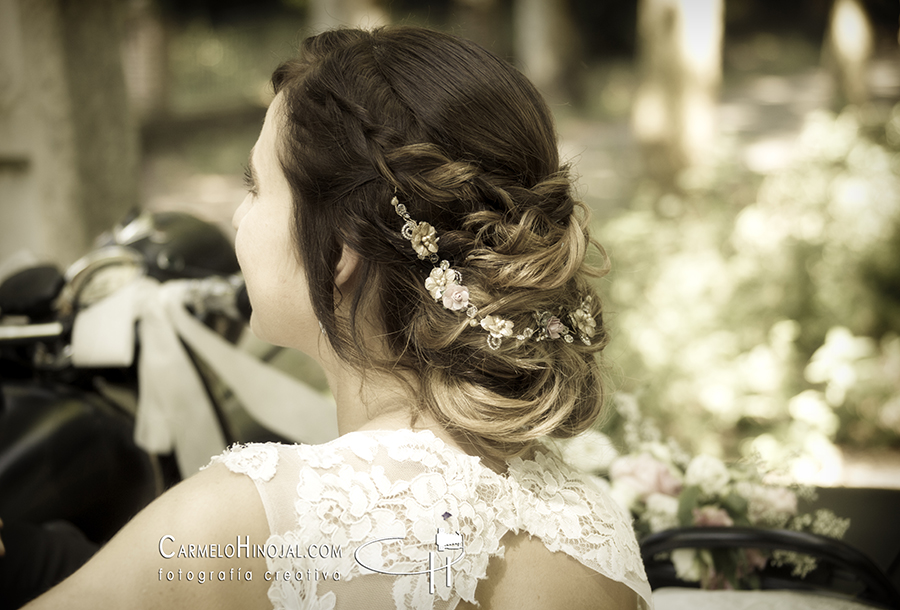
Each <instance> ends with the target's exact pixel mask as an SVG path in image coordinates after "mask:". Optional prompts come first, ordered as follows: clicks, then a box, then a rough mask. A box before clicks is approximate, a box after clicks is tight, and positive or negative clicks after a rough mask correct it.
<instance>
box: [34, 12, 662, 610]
mask: <svg viewBox="0 0 900 610" xmlns="http://www.w3.org/2000/svg"><path fill="white" fill-rule="evenodd" d="M273 84H274V87H275V92H276V95H275V99H274V101H273V102H272V104H271V106H270V108H269V111H268V113H267V115H266V120H265V123H264V125H263V128H262V132H261V134H260V137H259V140H258V141H257V143H256V145H255V146H254V148H253V151H252V153H251V158H250V166H249V168H248V190H249V194H248V195H247V198H246V199H245V200H244V202H243V203H242V204H241V206H240V208H239V209H238V210H237V212H236V213H235V216H234V225H235V227H236V229H237V238H236V242H235V246H236V249H237V253H238V258H239V260H240V263H241V267H242V269H243V272H244V277H245V279H246V282H247V288H248V291H249V294H250V299H251V302H252V304H253V316H252V319H251V328H252V329H253V331H254V332H255V333H256V334H257V335H259V336H260V337H262V338H264V339H266V340H268V341H271V342H273V343H278V344H281V345H288V346H292V347H296V348H298V349H301V350H303V351H304V352H306V353H308V354H310V355H311V356H313V357H314V358H316V359H317V360H318V361H319V362H320V363H321V365H322V366H323V368H324V370H325V371H326V374H327V376H328V379H329V382H330V385H331V387H332V388H333V391H334V396H335V400H336V402H337V409H338V425H339V429H340V432H341V436H340V437H339V438H338V439H337V440H335V441H333V442H331V443H328V444H326V445H320V446H279V445H252V446H249V447H243V448H234V449H233V450H231V451H230V452H226V453H225V454H224V455H222V456H219V457H217V458H214V460H213V464H212V465H211V466H210V467H209V468H207V469H206V470H204V471H203V472H201V473H200V474H198V475H197V476H195V477H192V478H190V479H188V480H187V481H185V482H184V483H182V484H181V485H179V486H177V487H176V488H175V489H173V490H172V491H170V492H168V493H167V494H165V495H164V496H162V497H161V498H160V499H159V500H157V501H156V502H155V503H154V504H152V505H151V506H150V507H149V508H148V509H146V510H145V511H144V512H143V513H141V514H140V515H138V516H137V517H136V518H135V519H134V520H133V521H132V522H131V523H130V524H129V525H128V526H126V528H124V529H123V530H122V532H120V534H119V535H118V536H116V537H115V538H114V539H113V540H112V541H111V542H110V543H109V544H108V545H107V547H105V548H104V549H103V550H102V551H101V552H100V553H98V555H97V556H96V557H95V558H94V559H93V560H92V561H91V562H89V563H88V564H87V565H86V566H85V567H84V568H83V569H82V570H81V571H80V572H78V573H77V574H75V575H74V576H73V577H72V578H70V579H69V580H68V581H66V582H64V583H62V584H61V585H60V586H59V587H57V588H56V589H54V590H53V591H51V592H50V593H49V594H48V595H47V596H45V597H43V598H41V599H40V600H38V601H37V602H36V603H35V606H34V607H35V608H39V607H45V606H46V607H53V606H56V605H60V604H61V600H63V599H65V600H66V601H65V604H66V605H67V606H68V607H72V606H73V604H74V605H76V606H77V605H78V604H79V603H83V604H84V605H85V606H88V605H90V606H91V607H126V606H134V607H151V606H165V607H191V608H199V607H210V608H223V607H227V608H230V607H240V608H255V607H259V608H268V607H271V606H274V607H275V608H332V607H334V608H338V609H342V608H395V607H396V608H416V609H418V608H472V607H475V606H476V605H480V606H481V607H485V608H501V609H502V608H517V609H520V608H555V607H560V608H562V607H565V608H598V607H604V608H605V607H610V608H634V607H644V606H647V605H649V587H648V586H647V583H646V578H645V576H644V573H643V566H642V564H641V561H640V557H639V554H638V550H637V545H636V543H635V539H634V535H633V533H632V530H631V527H630V523H629V521H628V519H627V517H626V516H625V515H624V514H623V513H622V511H620V510H619V509H618V508H617V507H616V506H615V504H614V502H612V501H611V500H610V499H609V498H608V496H606V495H605V494H604V493H602V492H600V491H598V490H597V489H595V488H594V487H593V486H592V485H591V484H590V483H589V481H587V480H586V479H585V478H584V477H583V476H581V475H579V474H577V473H575V472H573V471H571V470H570V469H569V468H568V467H567V466H565V465H564V464H563V463H561V462H560V461H559V460H558V459H557V458H556V457H555V456H553V455H552V454H551V453H550V452H549V451H548V450H547V449H544V448H542V447H543V445H540V444H539V443H538V439H540V438H542V437H545V436H548V435H549V436H555V437H569V436H572V435H575V434H578V433H579V432H581V431H583V430H585V429H587V428H588V427H590V426H591V425H592V424H593V423H594V421H595V420H596V417H597V415H598V413H599V409H600V404H601V389H600V370H599V368H598V365H597V363H596V359H595V356H596V355H597V353H598V352H599V351H600V350H601V349H602V347H603V345H604V343H605V340H606V331H605V329H604V328H603V325H602V320H601V315H600V305H599V299H598V298H597V297H596V296H595V295H594V294H593V291H592V289H591V288H590V286H589V284H588V283H587V277H588V276H589V275H590V274H591V273H593V272H592V270H591V269H590V268H589V267H588V266H587V265H586V263H585V257H586V255H587V252H588V248H589V246H590V245H591V243H592V242H591V240H590V238H589V236H588V234H587V232H586V229H585V226H586V219H585V216H586V214H585V213H584V206H583V204H581V203H579V202H577V201H575V200H574V199H573V197H572V186H571V184H570V181H569V177H568V175H567V173H566V169H565V168H564V167H561V166H560V163H559V158H558V153H557V149H556V141H555V134H554V130H553V125H552V120H551V117H550V113H549V111H548V108H547V106H546V104H545V103H544V102H543V100H542V99H541V97H540V95H539V94H538V93H537V91H536V90H535V89H534V87H533V86H532V85H531V84H530V83H529V82H528V81H527V80H526V79H525V78H524V77H523V76H522V75H521V74H519V73H518V72H517V71H515V70H514V69H513V68H511V67H510V66H509V65H507V64H506V63H504V62H503V61H501V60H499V59H498V58H496V57H495V56H493V55H491V54H490V53H488V52H487V51H485V50H483V49H481V48H480V47H478V46H476V45H474V44H472V43H470V42H466V41H463V40H460V39H457V38H453V37H450V36H447V35H443V34H439V33H436V32H432V31H427V30H422V29H417V28H391V29H382V30H377V31H375V32H365V31H357V30H344V31H335V32H328V33H325V34H322V35H319V36H316V37H314V38H310V39H308V40H307V41H306V42H305V44H304V46H303V52H302V55H301V57H300V58H299V59H298V60H296V61H292V62H289V63H286V64H284V65H283V66H282V67H280V68H279V69H278V70H277V71H276V72H275V74H274V76H273ZM82 600H83V601H82Z"/></svg>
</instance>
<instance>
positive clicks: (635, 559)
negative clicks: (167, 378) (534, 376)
mask: <svg viewBox="0 0 900 610" xmlns="http://www.w3.org/2000/svg"><path fill="white" fill-rule="evenodd" d="M280 451H281V458H282V459H283V460H286V461H285V463H286V464H287V463H288V462H291V463H297V464H298V475H297V477H296V479H294V478H291V479H290V481H291V482H292V483H291V485H292V486H293V488H292V489H280V488H279V489H270V487H272V485H265V484H264V485H260V484H258V485H257V487H258V489H259V490H260V493H261V494H262V495H264V496H266V495H267V496H268V498H269V502H270V503H271V502H272V501H273V499H274V501H277V502H289V503H290V504H293V508H294V510H293V511H292V512H290V513H289V514H291V515H293V516H292V517H291V518H290V519H289V520H288V521H287V522H284V523H273V522H272V518H271V516H270V527H271V529H272V535H271V537H270V538H269V540H268V541H267V544H271V543H274V544H276V545H279V546H280V545H295V544H297V545H300V547H302V548H305V546H306V545H308V544H309V543H310V541H318V540H327V541H328V542H329V543H330V544H331V545H335V546H340V547H342V548H343V549H344V553H343V555H342V556H341V557H338V558H333V559H332V560H331V563H330V566H329V570H328V571H330V572H331V573H332V575H333V574H334V572H339V574H340V581H336V580H334V579H333V578H332V579H330V580H329V579H328V578H327V577H326V578H322V579H318V580H316V579H307V580H304V581H301V582H297V581H296V580H291V581H289V582H284V581H276V582H273V584H272V585H271V587H270V589H269V599H270V601H271V602H272V604H273V606H274V607H275V608H276V609H277V610H281V609H290V610H299V609H300V608H304V609H306V608H315V609H335V610H342V608H343V607H342V606H341V604H340V599H341V594H340V587H341V586H344V583H345V582H351V581H353V580H355V579H358V578H365V577H366V576H367V575H369V574H373V573H374V572H372V571H371V570H369V569H367V567H369V568H374V569H375V570H378V571H383V572H389V573H393V574H395V575H394V576H381V575H379V580H378V581H377V582H379V583H383V584H382V585H381V586H384V585H385V584H387V583H390V597H389V598H387V599H382V600H381V602H382V603H387V602H388V601H389V600H391V601H392V602H393V604H394V606H395V607H397V608H415V609H416V610H420V609H424V610H430V609H441V610H443V609H450V608H453V607H455V606H456V605H457V603H458V601H459V600H460V599H463V600H466V601H468V602H473V603H474V601H475V590H476V587H477V586H478V581H479V580H480V579H482V578H484V577H485V575H486V571H487V566H488V561H489V560H490V558H491V557H493V556H498V555H502V554H503V552H504V551H503V548H502V546H501V545H500V539H501V538H502V537H503V536H504V534H506V533H507V532H510V531H511V532H519V531H526V532H528V533H530V534H531V535H533V536H537V537H539V538H540V539H541V540H542V542H543V543H544V545H545V546H546V547H547V548H548V549H549V550H551V551H562V552H564V553H567V554H568V555H570V556H572V557H574V558H576V559H578V560H579V561H580V562H581V563H583V564H584V565H586V566H588V567H590V568H592V569H594V570H596V571H598V572H601V573H602V574H604V575H606V576H608V577H609V578H611V579H613V580H617V581H620V582H624V583H626V584H628V585H629V586H630V587H632V588H633V589H635V590H636V591H637V592H638V593H639V594H640V595H641V596H642V597H643V598H644V599H645V600H649V586H648V585H647V583H646V577H645V576H644V570H643V564H642V562H641V559H640V553H639V550H638V547H637V542H636V541H635V538H634V533H633V530H632V529H631V525H630V519H629V518H628V517H627V516H626V515H625V514H624V513H623V512H622V511H621V509H619V508H618V505H617V504H616V503H615V502H614V501H613V500H612V499H611V498H610V497H609V496H608V495H607V494H605V493H603V492H601V491H599V490H598V489H597V488H596V487H594V486H593V485H592V484H591V483H590V482H589V481H588V480H587V477H585V476H584V475H582V474H580V473H578V472H577V471H574V470H572V469H571V468H569V467H568V466H567V465H566V464H564V463H563V462H562V461H560V460H559V459H558V458H557V457H555V456H553V455H551V454H549V453H543V452H538V453H536V455H535V457H534V459H531V460H523V459H519V458H516V459H513V460H511V461H510V462H509V468H508V472H507V474H506V475H505V476H501V475H498V474H496V473H495V472H493V471H491V470H490V469H488V468H486V467H484V466H483V465H482V464H481V462H480V461H479V460H478V459H477V458H474V457H471V456H468V455H465V454H463V453H460V452H459V451H457V450H455V449H453V448H451V447H448V446H447V445H445V444H444V443H443V442H442V441H441V440H440V439H438V438H436V437H435V436H434V435H433V434H431V433H430V432H427V431H426V432H412V431H410V430H400V431H391V432H387V431H381V432H357V433H352V434H347V435H345V436H342V437H340V438H339V439H337V440H335V441H332V442H331V443H328V444H326V445H319V446H307V445H297V446H280ZM273 452H274V457H273ZM215 461H221V462H222V463H224V464H225V465H226V466H228V467H229V468H230V469H231V470H233V471H234V472H242V473H245V474H248V475H249V476H251V477H253V478H254V479H256V480H258V481H260V480H261V481H268V480H270V479H271V478H272V476H273V474H274V471H275V468H276V465H278V450H277V449H276V446H273V445H250V446H247V447H238V448H235V449H233V450H231V452H228V453H226V454H224V455H223V456H219V457H218V458H215ZM279 468H281V466H279ZM276 487H277V486H276ZM264 503H265V502H264ZM438 528H440V529H442V530H443V531H445V532H450V533H459V534H461V536H462V539H463V540H464V541H465V552H464V553H463V554H462V556H461V558H460V559H459V561H458V562H457V563H454V564H453V572H452V586H451V587H447V586H445V583H444V578H445V573H444V572H443V571H441V572H436V573H435V574H432V575H431V576H432V577H433V578H435V581H436V582H437V584H436V586H435V589H434V592H433V593H431V592H430V590H429V584H430V581H429V575H428V574H417V575H399V574H408V573H411V572H422V571H423V570H426V568H427V566H428V562H429V552H431V553H432V554H433V555H435V556H437V559H436V561H437V562H439V563H438V565H443V563H442V562H444V561H446V560H447V558H448V557H450V556H452V557H454V558H455V557H457V555H455V554H452V553H437V552H435V549H436V538H435V536H436V532H437V531H438ZM366 543H368V544H366ZM363 545H365V547H364V548H363V550H361V551H360V559H361V560H362V562H363V563H364V564H365V566H367V567H363V566H362V565H360V564H359V563H357V561H356V559H355V558H354V550H356V549H359V548H360V547H362V546H363ZM267 563H268V568H269V570H272V571H282V572H283V571H286V570H287V571H294V572H297V571H299V572H303V573H306V572H307V570H313V569H315V568H316V567H321V565H317V564H315V562H314V561H313V560H311V559H310V558H308V557H284V558H275V559H268V560H267ZM384 595H385V596H387V591H385V592H384Z"/></svg>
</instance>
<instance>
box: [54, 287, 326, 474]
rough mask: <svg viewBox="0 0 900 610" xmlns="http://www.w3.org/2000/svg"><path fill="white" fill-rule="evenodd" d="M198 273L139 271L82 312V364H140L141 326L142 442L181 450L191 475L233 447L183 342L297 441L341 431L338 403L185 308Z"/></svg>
mask: <svg viewBox="0 0 900 610" xmlns="http://www.w3.org/2000/svg"><path fill="white" fill-rule="evenodd" d="M192 281H193V280H172V281H169V282H166V283H164V284H160V283H159V282H157V281H155V280H153V279H150V278H146V277H143V278H139V279H137V280H135V281H134V282H133V283H131V284H129V285H128V286H126V287H125V288H123V289H121V290H119V291H117V292H116V293H114V294H112V295H110V296H109V297H107V298H106V299H104V300H102V301H100V302H98V303H96V304H94V305H92V306H91V307H89V308H88V309H86V310H85V311H83V312H81V313H80V314H79V315H78V317H77V318H76V320H75V324H74V327H73V329H72V361H73V363H74V364H75V366H81V367H102V366H107V367H115V366H130V365H131V363H132V361H133V358H134V340H135V337H134V332H135V331H134V328H135V323H136V322H139V324H138V328H139V330H138V332H139V336H140V361H139V362H138V384H139V396H138V412H137V420H136V422H135V431H134V433H135V441H136V442H137V444H138V445H139V446H140V447H141V448H143V449H144V450H146V451H149V452H154V453H167V452H169V451H172V450H173V449H174V450H175V454H176V457H177V460H178V466H179V468H180V469H181V473H182V475H183V476H185V477H187V476H189V475H191V474H193V473H194V472H196V471H197V470H198V469H199V468H200V467H202V466H204V465H206V464H207V463H208V462H209V459H210V457H211V456H213V455H216V454H218V453H220V452H221V451H222V450H223V449H224V448H225V439H224V437H223V435H222V431H221V427H220V425H219V422H218V419H217V417H216V413H215V410H214V408H213V405H212V403H211V402H210V398H209V395H208V394H207V392H206V389H205V386H204V384H203V381H202V379H201V378H200V375H199V373H198V372H197V370H196V367H195V366H194V364H193V362H192V360H191V358H190V356H189V355H188V353H187V351H186V350H185V349H184V345H183V344H182V341H183V342H184V343H185V344H187V345H188V346H189V347H190V349H191V351H192V352H193V353H194V354H195V356H196V357H198V358H200V359H201V360H203V362H205V363H206V364H207V365H208V366H209V367H210V368H211V369H212V370H213V371H214V372H215V373H216V374H217V375H218V376H219V377H220V378H221V379H222V380H223V381H224V382H225V383H226V384H227V385H228V387H229V388H231V391H232V392H233V393H234V395H235V396H236V397H237V399H238V400H239V401H240V402H241V404H242V405H243V406H244V408H245V409H246V410H247V412H248V413H250V415H251V416H253V417H254V418H255V419H256V420H257V421H259V422H260V423H261V424H263V425H264V426H266V427H267V428H269V429H270V430H272V431H274V432H277V433H278V434H280V435H282V436H284V437H286V438H289V439H291V440H293V441H295V442H306V443H322V442H327V441H329V440H332V439H334V438H336V437H337V434H338V432H337V417H336V414H335V407H334V404H333V403H331V402H330V401H329V400H327V399H326V398H325V397H324V396H322V395H321V394H319V393H318V392H316V391H315V390H313V389H311V388H310V387H309V386H307V385H305V384H303V383H302V382H300V381H298V380H296V379H294V378H293V377H291V376H289V375H287V374H286V373H283V372H281V371H280V370H278V369H276V368H274V367H272V366H269V365H267V364H265V363H263V362H260V361H259V360H257V359H256V358H254V357H253V356H251V355H250V354H248V353H246V352H244V351H241V350H239V349H237V348H236V347H235V346H233V345H232V344H231V343H229V342H227V341H226V340H225V339H223V338H222V337H221V336H220V335H218V334H217V333H215V332H213V331H212V330H210V329H209V328H207V327H206V326H205V325H204V324H202V323H201V322H200V321H199V320H197V319H196V318H195V317H194V316H192V315H191V314H190V313H189V312H188V311H187V310H186V309H185V306H184V303H185V299H186V295H187V291H188V290H189V288H190V286H191V282H192Z"/></svg>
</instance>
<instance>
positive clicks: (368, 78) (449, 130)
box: [272, 27, 606, 458]
mask: <svg viewBox="0 0 900 610" xmlns="http://www.w3.org/2000/svg"><path fill="white" fill-rule="evenodd" d="M272 82H273V84H274V87H275V91H276V93H278V94H279V95H282V96H283V98H284V99H283V101H284V104H283V108H284V114H283V116H282V117H281V121H282V124H281V127H282V129H281V132H280V133H281V142H280V146H281V150H280V154H281V163H282V168H283V170H284V174H285V176H286V178H287V180H288V183H289V184H290V186H291V189H292V192H293V198H294V210H295V214H294V216H295V226H294V230H295V235H296V240H297V244H298V248H299V253H300V258H301V260H302V262H303V264H304V266H305V269H306V272H307V276H308V280H309V285H310V296H311V299H312V303H313V307H314V310H315V313H316V316H317V317H318V318H319V321H320V322H321V323H322V325H323V327H324V328H325V330H326V332H327V334H328V338H329V339H330V341H331V344H332V346H333V347H334V349H335V351H336V353H337V354H338V355H339V356H340V357H341V358H343V359H345V360H347V361H348V362H352V363H354V364H356V365H358V366H361V367H373V366H374V367H379V368H381V369H383V370H389V371H394V372H396V371H407V372H413V373H414V374H415V378H416V379H417V380H418V386H417V387H415V388H413V390H414V393H415V396H416V400H417V408H418V409H419V411H418V412H427V413H429V414H430V415H432V416H433V417H434V418H435V419H436V420H437V421H438V422H440V423H441V424H442V425H443V426H445V427H446V428H447V429H448V430H450V431H451V432H452V433H455V434H462V435H464V436H465V437H466V438H467V439H468V440H469V442H472V443H474V444H475V445H476V446H477V447H478V448H479V450H481V451H482V452H483V453H485V454H486V455H489V456H492V457H500V458H508V457H510V456H513V455H516V454H519V453H521V452H522V451H524V450H525V449H526V448H528V446H529V445H530V444H531V442H533V441H534V440H535V439H536V438H538V437H540V436H543V435H551V436H557V437H568V436H572V435H574V434H577V433H579V432H581V431H583V430H584V429H586V428H587V427H589V426H590V425H591V424H592V423H593V422H594V421H595V419H596V417H597V416H598V414H599V412H600V407H601V403H602V391H601V373H600V368H599V366H598V364H597V361H596V358H595V356H596V354H597V352H599V351H600V350H601V349H602V347H603V346H604V345H605V343H606V330H605V328H604V326H603V324H602V320H601V314H600V300H599V299H598V298H596V297H593V298H592V299H589V303H590V308H591V313H592V314H593V315H594V318H595V319H596V321H597V330H596V334H595V336H594V338H593V340H592V341H591V344H590V345H586V344H584V343H582V342H580V341H578V340H576V341H575V342H574V343H566V342H564V341H562V340H555V341H540V342H537V341H533V340H531V341H522V342H520V341H516V340H510V339H507V340H505V341H504V342H503V344H502V345H501V347H500V348H499V349H497V350H492V349H490V348H489V347H488V345H487V342H486V338H487V336H488V334H487V332H485V331H484V330H483V329H481V328H472V327H470V326H469V324H468V318H467V317H466V316H465V313H464V312H454V311H449V310H447V309H444V308H443V307H442V306H441V304H440V303H439V302H435V301H434V299H433V298H432V297H431V296H430V295H429V293H428V292H427V291H426V289H425V286H424V280H425V278H426V277H427V276H428V274H429V271H430V270H431V268H432V265H431V263H428V262H422V261H420V260H419V259H418V258H417V257H416V253H415V252H414V251H413V248H412V247H411V245H410V242H409V241H407V240H406V239H405V238H404V237H403V236H402V235H401V233H400V229H401V228H402V226H403V221H402V220H401V219H400V217H399V216H397V214H396V213H395V211H394V209H393V207H392V206H391V203H390V201H391V198H392V197H393V196H394V195H395V194H396V196H397V197H398V199H399V200H400V202H401V203H403V204H405V205H406V207H407V208H408V210H409V214H410V215H411V216H412V218H414V219H415V220H417V221H426V222H428V223H430V224H431V225H433V226H434V227H435V228H436V230H437V233H438V235H439V236H440V242H439V247H440V256H441V258H443V259H447V260H448V261H450V263H451V265H452V266H453V267H454V268H456V269H458V270H460V271H461V272H462V274H463V278H464V282H465V284H466V286H467V287H468V288H469V291H470V295H471V300H472V302H473V303H476V304H477V305H478V307H479V315H487V314H492V313H496V314H498V315H501V316H502V317H503V318H504V319H507V320H510V321H512V322H513V323H514V324H515V327H516V328H525V327H527V326H535V314H536V313H541V312H550V313H552V314H553V315H560V316H563V315H565V312H573V311H575V310H576V309H577V308H578V307H579V306H580V305H581V304H582V302H583V300H584V297H585V295H590V294H592V289H591V288H590V286H589V285H588V283H587V276H588V275H591V274H594V275H597V274H598V273H596V272H593V271H592V269H591V268H589V267H588V266H587V265H586V263H585V256H586V253H587V250H588V246H589V245H591V243H593V242H592V241H591V239H590V237H589V236H588V234H587V231H586V223H587V212H586V208H585V206H584V205H583V204H582V203H581V202H579V201H577V200H576V199H575V198H574V197H573V193H572V185H571V181H570V179H569V175H568V168H566V167H561V166H560V161H559V155H558V152H557V144H556V134H555V131H554V128H553V121H552V118H551V115H550V112H549V109H548V108H547V105H546V103H545V102H544V100H543V99H542V98H541V96H540V94H539V93H538V91H537V90H536V89H535V88H534V86H533V85H532V84H531V83H530V82H529V81H528V80H527V79H526V78H525V77H524V76H522V75H521V74H520V73H519V72H518V71H516V70H515V69H514V68H513V67H511V66H510V65H509V64H508V63H506V62H504V61H503V60H501V59H499V58H498V57H496V56H494V55H493V54H491V53H489V52H488V51H486V50H485V49H483V48H481V47H479V46H478V45H476V44H474V43H472V42H469V41H466V40H462V39H459V38H455V37H452V36H449V35H446V34H442V33H438V32H434V31H430V30H425V29H420V28H412V27H396V28H384V29H378V30H375V31H372V32H368V31H361V30H336V31H331V32H326V33H324V34H320V35H318V36H315V37H312V38H309V39H307V40H306V41H305V42H304V44H303V47H302V53H301V55H300V57H299V58H298V59H296V60H293V61H290V62H287V63H285V64H283V65H282V66H281V67H279V68H278V69H277V70H276V72H275V74H274V75H273V77H272ZM343 244H346V245H347V246H348V247H350V248H352V249H353V250H354V251H356V252H358V253H359V254H360V255H361V256H360V259H361V265H362V268H361V270H360V277H361V278H365V281H361V282H359V283H358V285H357V286H356V287H355V289H354V290H353V291H351V293H350V294H347V295H341V296H340V298H348V299H349V303H350V315H349V318H347V319H342V317H341V316H338V315H336V307H337V303H336V299H335V293H336V290H335V285H334V274H335V266H336V264H337V262H338V260H339V258H340V254H341V248H342V245H343ZM604 261H605V257H604ZM368 314H372V315H373V319H374V320H377V324H378V326H377V327H378V328H380V329H382V330H383V332H384V342H385V345H386V347H387V351H388V358H387V359H386V360H385V359H384V358H378V357H376V356H375V355H374V354H373V350H371V349H369V348H368V347H367V342H366V340H365V338H363V337H361V336H360V335H361V333H360V332H359V326H360V325H359V324H358V320H359V316H360V315H368Z"/></svg>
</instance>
